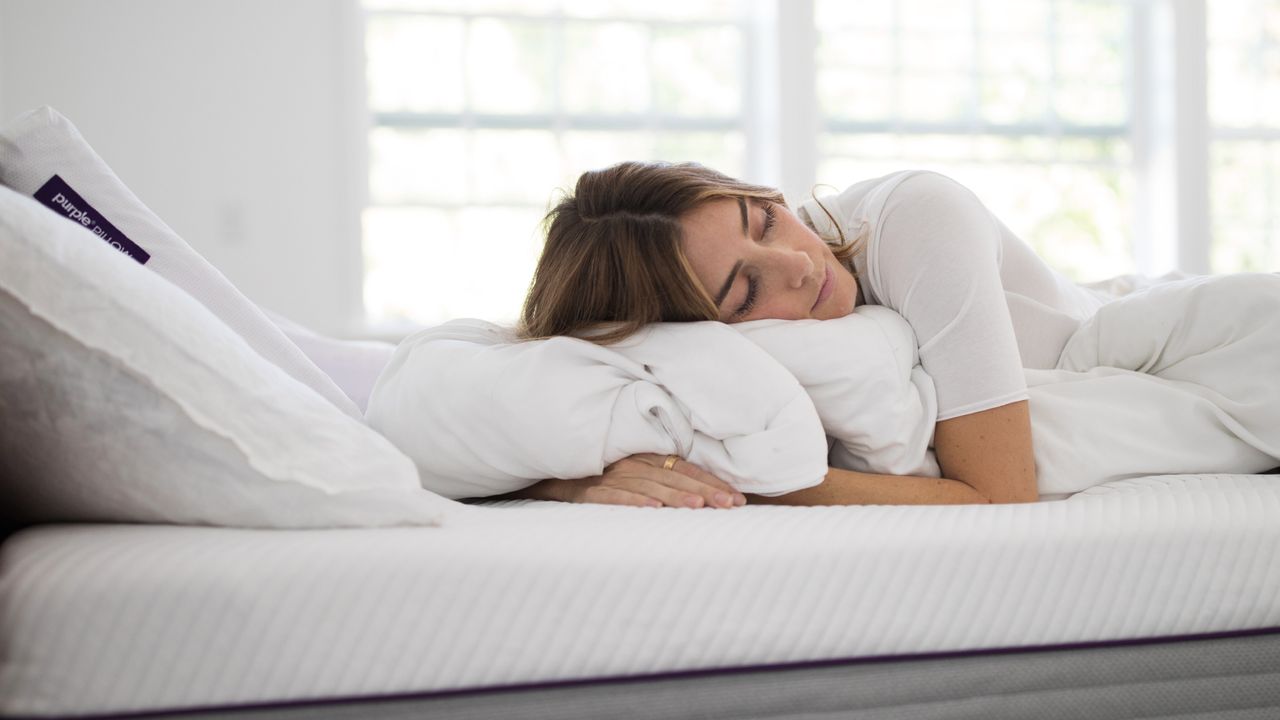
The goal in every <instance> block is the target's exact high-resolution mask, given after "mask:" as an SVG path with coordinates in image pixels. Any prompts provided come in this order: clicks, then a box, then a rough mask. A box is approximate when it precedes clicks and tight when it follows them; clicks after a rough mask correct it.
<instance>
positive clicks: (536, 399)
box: [367, 274, 1280, 498]
mask: <svg viewBox="0 0 1280 720" xmlns="http://www.w3.org/2000/svg"><path fill="white" fill-rule="evenodd" d="M918 360H919V358H918V353H917V349H916V344H915V337H914V334H913V333H912V331H911V328H910V326H909V325H908V324H907V323H906V321H905V320H903V319H902V318H901V316H899V315H897V314H896V313H894V312H893V311H891V310H888V309H886V308H882V307H876V306H864V307H860V308H858V309H857V310H856V311H855V312H854V313H853V314H852V315H849V316H847V317H844V318H840V319H837V320H826V321H816V320H805V321H757V322H752V323H743V324H739V325H733V326H728V325H723V324H720V323H683V324H659V325H654V326H651V327H650V328H648V329H647V330H646V331H644V332H643V333H641V334H639V335H637V336H635V337H633V338H630V339H629V340H627V341H625V342H623V343H620V344H616V345H612V346H608V347H602V346H598V345H595V344H592V343H590V342H587V341H584V340H578V339H573V338H553V339H548V340H537V341H524V342H520V341H518V340H517V339H516V338H515V337H514V335H513V334H512V332H511V331H510V330H509V329H506V328H502V327H499V326H497V325H493V324H491V323H486V322H482V321H477V320H463V321H455V322H451V323H446V324H445V325H442V326H440V327H438V328H434V329H431V330H427V331H424V332H422V333H419V334H417V335H415V336H413V337H411V338H409V339H408V340H406V341H405V342H404V343H403V344H402V345H401V346H400V347H399V348H398V349H397V351H396V353H395V355H394V357H393V358H392V361H391V363H390V365H389V366H388V367H387V369H386V370H385V371H384V372H383V374H382V376H381V377H380V378H379V380H378V383H377V385H376V386H375V387H374V390H373V395H372V398H371V400H370V404H369V410H368V415H367V419H368V421H369V422H370V424H371V425H373V426H374V427H375V428H377V429H378V430H380V431H382V432H383V433H385V434H386V435H387V436H388V437H389V438H390V439H391V440H392V441H393V442H394V443H395V444H396V445H398V446H399V447H400V448H401V449H402V450H403V451H405V452H406V453H407V454H408V455H409V456H410V457H412V458H413V459H414V461H415V462H416V463H417V465H418V469H419V471H420V474H421V478H422V482H423V484H424V486H426V487H427V488H428V489H430V490H433V491H436V492H438V493H441V494H443V495H446V496H448V497H454V498H458V497H483V496H491V495H497V494H501V493H505V492H510V491H513V490H517V489H520V488H522V487H526V486H528V485H530V484H532V483H534V482H537V481H538V480H541V479H543V478H548V477H567V478H574V477H587V476H590V475H596V474H599V473H600V472H602V471H603V469H604V467H605V466H606V465H608V464H609V463H612V462H614V461H615V460H618V459H620V458H623V457H626V456H628V455H631V454H635V453H639V452H655V453H664V454H665V453H675V454H678V455H680V456H682V457H686V458H688V459H689V460H691V461H692V462H695V463H697V464H699V465H701V466H703V467H705V468H707V469H708V470H709V471H711V472H712V473H714V474H716V475H718V476H719V477H721V478H724V479H725V480H726V481H728V482H730V483H732V484H733V485H734V486H735V487H737V488H738V489H739V490H741V491H743V492H749V493H759V494H766V495H776V494H781V493H786V492H791V491H794V490H799V489H802V488H805V487H809V486H812V485H816V484H818V483H820V482H821V481H822V479H823V477H824V476H825V474H826V471H827V467H828V463H830V465H832V466H836V467H844V468H848V469H855V470H863V471H868V472H879V473H888V474H912V475H933V476H937V475H939V468H938V465H937V462H936V460H935V458H934V456H933V452H932V450H931V442H932V437H933V427H934V424H935V421H936V408H937V405H936V399H935V394H934V389H933V382H932V380H931V379H930V378H929V376H928V375H927V374H926V373H925V372H924V371H923V370H922V369H921V368H920V366H919V362H918ZM1026 373H1027V385H1028V392H1029V395H1030V407H1031V414H1032V435H1033V444H1034V447H1035V453H1036V473H1037V477H1038V481H1039V489H1040V493H1041V495H1042V497H1061V496H1064V495H1067V494H1070V493H1074V492H1078V491H1080V490H1084V489H1086V488H1088V487H1091V486H1094V485H1097V484H1100V483H1103V482H1108V481H1112V480H1119V479H1124V478H1131V477H1138V476H1145V475H1157V474H1166V473H1199V472H1235V473H1253V472H1260V471H1263V470H1266V469H1268V468H1271V467H1273V466H1275V465H1277V464H1280V460H1277V459H1276V458H1280V275H1269V274H1252V275H1227V276H1216V277H1202V278H1192V279H1189V280H1184V281H1179V282H1172V283H1166V284H1162V285H1156V286H1154V287H1151V288H1148V289H1146V290H1143V291H1141V292H1137V293H1134V294H1131V295H1128V296H1125V297H1123V298H1120V299H1118V300H1116V301H1113V302H1111V303H1109V304H1108V305H1106V306H1104V307H1103V308H1101V309H1100V310H1099V311H1098V313H1097V314H1096V315H1095V316H1094V317H1093V318H1091V319H1090V320H1088V321H1086V322H1085V323H1084V324H1083V325H1082V326H1081V327H1080V329H1079V330H1078V331H1077V332H1076V333H1075V334H1074V335H1073V336H1072V337H1071V339H1070V340H1069V342H1068V343H1067V345H1066V348H1065V349H1064V351H1063V353H1062V356H1061V357H1060V358H1059V361H1058V364H1057V368H1055V369H1052V370H1027V371H1026Z"/></svg>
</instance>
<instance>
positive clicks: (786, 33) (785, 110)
mask: <svg viewBox="0 0 1280 720" xmlns="http://www.w3.org/2000/svg"><path fill="white" fill-rule="evenodd" d="M773 1H774V2H775V3H776V5H775V7H776V12H777V17H778V22H777V40H776V42H777V45H776V47H777V51H778V56H777V67H778V76H777V78H776V80H775V82H774V83H773V85H774V87H776V88H777V106H778V108H780V112H779V117H778V138H779V142H778V150H779V152H780V155H779V158H778V183H777V184H778V186H779V187H780V188H781V189H782V192H783V194H785V195H786V196H787V199H788V200H790V201H791V202H793V203H798V202H803V201H804V200H806V199H808V198H809V196H810V195H811V194H812V191H813V184H814V182H815V180H816V179H817V177H818V135H819V133H820V132H821V131H822V127H821V125H820V123H819V117H818V92H817V80H816V75H817V58H816V55H817V46H818V32H817V28H816V27H815V25H814V11H813V0H773Z"/></svg>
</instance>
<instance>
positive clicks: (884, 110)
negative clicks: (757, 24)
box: [815, 0, 1134, 280]
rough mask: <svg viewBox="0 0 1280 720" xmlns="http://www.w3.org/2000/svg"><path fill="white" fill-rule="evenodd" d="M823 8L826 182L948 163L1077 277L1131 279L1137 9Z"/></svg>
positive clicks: (982, 1) (1100, 2)
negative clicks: (865, 17)
mask: <svg viewBox="0 0 1280 720" xmlns="http://www.w3.org/2000/svg"><path fill="white" fill-rule="evenodd" d="M815 1H816V5H815V13H816V15H817V17H818V18H829V19H831V20H832V21H833V22H832V23H831V24H830V25H828V24H825V23H824V22H822V21H821V20H820V21H819V23H818V29H819V48H820V52H819V54H818V56H817V58H818V63H819V67H818V76H817V91H818V99H819V105H820V109H821V112H822V115H823V117H824V119H825V120H826V126H827V128H828V132H825V133H824V134H823V135H822V136H821V137H820V141H819V159H820V161H819V167H818V175H819V177H818V181H819V182H820V183H823V184H827V185H830V186H832V187H836V188H840V189H843V188H844V187H845V186H847V185H848V184H850V183H852V182H856V181H858V180H862V179H866V178H869V177H876V176H878V175H883V174H886V173H889V172H893V171H897V170H902V169H904V168H910V167H924V168H932V169H936V170H939V171H942V172H944V173H946V174H948V175H951V176H952V177H954V178H955V179H956V180H958V181H959V182H961V183H963V184H965V185H967V186H969V187H970V188H972V189H973V190H974V191H975V192H977V193H978V195H979V197H981V198H982V199H983V201H984V202H986V204H987V205H988V206H989V207H990V208H991V209H992V211H993V212H995V214H996V215H997V216H998V217H1000V218H1001V219H1003V220H1004V221H1005V222H1006V223H1007V224H1008V225H1009V226H1010V227H1011V229H1013V230H1014V231H1015V232H1016V233H1017V234H1019V235H1020V236H1021V237H1022V238H1023V239H1025V240H1027V241H1028V242H1029V243H1031V244H1032V246H1033V247H1035V248H1036V249H1037V250H1038V251H1039V252H1040V254H1041V255H1042V256H1043V257H1045V258H1046V259H1047V260H1048V261H1049V262H1050V263H1051V264H1053V265H1054V266H1056V267H1057V268H1059V269H1060V270H1062V271H1064V272H1066V273H1068V274H1069V275H1071V276H1073V277H1075V278H1077V279H1079V280H1092V279H1098V278H1100V277H1105V276H1109V275H1114V274H1118V273H1122V272H1129V271H1131V269H1132V261H1131V259H1130V257H1131V253H1130V240H1129V231H1130V220H1129V214H1130V207H1131V203H1132V200H1133V197H1134V193H1133V190H1132V187H1131V186H1132V183H1133V173H1132V171H1131V169H1130V168H1131V165H1132V160H1133V159H1132V154H1131V151H1130V149H1129V140H1128V135H1129V129H1128V123H1129V112H1128V102H1129V100H1128V96H1127V94H1126V92H1127V91H1126V88H1127V84H1128V78H1127V72H1128V65H1129V61H1128V57H1127V55H1126V52H1127V48H1128V37H1129V35H1128V33H1129V31H1130V29H1129V22H1130V15H1131V14H1132V11H1133V5H1132V3H1130V2H1127V1H1126V0H1020V1H1018V2H1011V1H1009V0H971V1H970V2H941V1H940V0H939V1H935V0H896V1H889V0H886V1H885V2H878V3H871V4H873V5H876V6H879V8H880V9H877V10H876V11H875V12H874V19H875V22H879V23H880V24H881V25H880V27H876V28H874V29H864V28H863V27H861V20H860V18H859V16H858V12H857V11H856V10H854V9H852V8H862V7H864V6H866V5H867V4H866V3H842V2H840V0H815ZM885 8H887V10H885Z"/></svg>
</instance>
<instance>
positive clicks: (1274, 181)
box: [1206, 0, 1280, 272]
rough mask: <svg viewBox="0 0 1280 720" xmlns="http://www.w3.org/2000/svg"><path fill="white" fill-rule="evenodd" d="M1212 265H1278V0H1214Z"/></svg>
mask: <svg viewBox="0 0 1280 720" xmlns="http://www.w3.org/2000/svg"><path fill="white" fill-rule="evenodd" d="M1206 8H1207V10H1208V26H1209V109H1210V115H1209V119H1210V122H1211V123H1212V126H1213V129H1212V140H1213V142H1212V147H1211V151H1210V158H1209V162H1210V173H1211V176H1210V179H1211V185H1210V188H1211V191H1212V194H1211V198H1212V202H1211V209H1212V230H1213V247H1212V267H1213V270H1214V271H1215V272H1232V271H1241V270H1249V271H1269V270H1276V269H1280V0H1213V2H1209V3H1207V4H1206Z"/></svg>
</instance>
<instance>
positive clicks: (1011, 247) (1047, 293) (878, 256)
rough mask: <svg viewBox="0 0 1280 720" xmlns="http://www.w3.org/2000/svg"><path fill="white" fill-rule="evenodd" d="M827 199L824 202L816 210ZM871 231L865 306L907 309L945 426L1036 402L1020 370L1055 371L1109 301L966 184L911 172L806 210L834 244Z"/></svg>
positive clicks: (860, 258)
mask: <svg viewBox="0 0 1280 720" xmlns="http://www.w3.org/2000/svg"><path fill="white" fill-rule="evenodd" d="M819 202H820V203H821V206H819ZM824 207H825V208H826V210H827V211H829V212H830V214H831V215H832V216H834V217H835V219H836V220H837V221H838V222H839V224H840V227H841V229H842V230H843V232H844V236H845V237H846V238H849V239H852V238H855V237H857V236H858V234H859V232H860V231H861V230H862V229H863V228H864V226H865V228H866V232H867V235H866V247H865V249H864V250H863V251H862V252H859V253H858V255H857V256H856V257H855V258H854V270H855V272H856V273H857V275H858V284H859V294H860V302H867V303H872V304H877V305H884V306H886V307H889V308H892V309H893V310H896V311H897V312H898V313H900V314H901V315H902V316H903V317H904V318H906V319H907V322H908V323H910V324H911V327H912V328H913V329H914V330H915V332H916V340H917V342H918V343H919V346H920V365H921V367H923V368H924V370H925V371H926V372H927V373H929V375H930V376H931V377H932V378H933V381H934V384H935V386H936V388H937V392H938V420H946V419H949V418H953V417H958V416H961V415H968V414H970V413H975V412H979V411H982V410H989V409H991V408H994V407H999V406H1001V405H1006V404H1008V403H1011V402H1017V401H1019V400H1025V399H1026V398H1027V387H1026V381H1025V379H1024V375H1023V372H1022V370H1023V368H1024V367H1027V368H1051V367H1053V366H1054V365H1056V364H1057V360H1058V356H1059V355H1060V354H1061V353H1062V348H1063V346H1064V345H1065V344H1066V341H1067V338H1068V337H1070V335H1071V333H1073V332H1074V331H1075V330H1076V328H1077V327H1078V326H1079V324H1080V322H1081V321H1082V320H1083V319H1085V318H1087V317H1089V316H1091V315H1092V314H1093V313H1094V312H1095V311H1096V310H1097V309H1098V307H1100V306H1101V305H1102V304H1103V303H1104V302H1106V300H1107V299H1109V296H1108V295H1106V294H1105V293H1102V292H1100V291H1096V290H1091V289H1088V288H1084V287H1081V286H1079V285H1076V284H1075V283H1073V282H1071V281H1070V280H1069V279H1067V278H1066V277H1064V276H1062V275H1060V274H1059V273H1057V272H1055V271H1054V270H1053V269H1052V268H1050V267H1049V266H1048V265H1047V264H1045V262H1044V261H1043V260H1041V259H1040V258H1039V256H1037V255H1036V254H1035V251H1033V250H1032V249H1031V247H1030V246H1028V245H1027V244H1026V243H1024V242H1022V240H1020V239H1019V238H1018V237H1017V236H1015V235H1014V234H1013V233H1012V232H1011V231H1010V230H1009V229H1008V228H1007V227H1005V225H1004V223H1002V222H1000V220H999V219H997V218H996V217H995V215H993V214H992V213H991V211H989V210H988V209H987V208H986V206H984V205H983V204H982V202H981V201H980V200H978V198H977V197H976V196H975V195H974V194H973V193H972V192H970V191H969V190H968V189H966V188H965V187H964V186H962V185H960V184H959V183H957V182H955V181H954V180H951V179H950V178H947V177H946V176H943V175H939V174H937V173H932V172H922V171H906V172H899V173H894V174H892V175H887V176H885V177H881V178H876V179H874V180H867V181H864V182H860V183H858V184H856V185H853V186H851V187H849V188H848V189H847V190H845V191H844V192H842V193H840V194H839V195H835V196H829V197H824V198H820V199H819V200H810V201H808V202H806V203H803V204H802V205H801V206H800V208H799V209H798V212H799V214H800V217H801V219H803V220H805V221H806V222H808V223H809V224H810V225H811V226H812V227H814V229H815V230H817V231H818V233H819V234H820V235H822V236H823V237H827V238H831V237H835V236H836V234H835V232H834V227H833V225H832V222H831V219H830V218H829V217H828V215H827V213H825V212H824V211H823V208H824Z"/></svg>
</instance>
